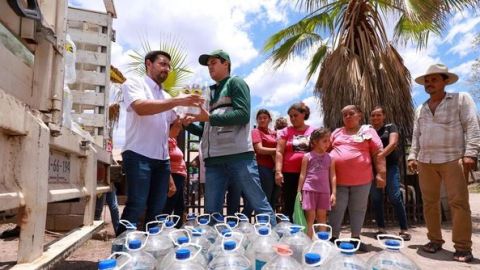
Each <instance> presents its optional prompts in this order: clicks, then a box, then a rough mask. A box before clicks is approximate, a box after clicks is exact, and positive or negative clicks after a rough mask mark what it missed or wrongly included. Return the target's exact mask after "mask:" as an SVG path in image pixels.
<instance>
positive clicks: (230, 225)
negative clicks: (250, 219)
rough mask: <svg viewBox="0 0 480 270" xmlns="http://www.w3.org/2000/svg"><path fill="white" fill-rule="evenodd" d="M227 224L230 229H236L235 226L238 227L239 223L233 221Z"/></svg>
mask: <svg viewBox="0 0 480 270" xmlns="http://www.w3.org/2000/svg"><path fill="white" fill-rule="evenodd" d="M227 224H228V226H229V227H230V228H233V227H235V225H237V223H236V222H235V221H233V220H231V221H229V222H227Z"/></svg>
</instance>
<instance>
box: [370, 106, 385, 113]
mask: <svg viewBox="0 0 480 270" xmlns="http://www.w3.org/2000/svg"><path fill="white" fill-rule="evenodd" d="M376 110H381V111H382V113H383V114H385V109H384V108H383V107H382V106H380V105H377V106H375V107H373V110H372V112H373V111H376Z"/></svg>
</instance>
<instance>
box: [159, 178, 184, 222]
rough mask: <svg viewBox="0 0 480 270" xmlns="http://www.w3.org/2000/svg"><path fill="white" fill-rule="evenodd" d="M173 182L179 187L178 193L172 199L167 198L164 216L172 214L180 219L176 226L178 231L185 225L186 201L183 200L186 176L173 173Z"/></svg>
mask: <svg viewBox="0 0 480 270" xmlns="http://www.w3.org/2000/svg"><path fill="white" fill-rule="evenodd" d="M172 177H173V182H175V186H176V187H177V192H176V193H175V194H174V195H173V196H172V197H170V198H167V203H166V204H165V208H164V209H163V211H162V212H163V213H164V214H169V215H171V214H172V212H173V214H174V215H177V216H179V217H180V220H179V221H178V223H177V226H175V227H176V228H177V229H180V227H182V225H183V218H182V217H183V212H184V211H185V200H184V198H183V192H184V185H185V176H183V175H181V174H177V173H172Z"/></svg>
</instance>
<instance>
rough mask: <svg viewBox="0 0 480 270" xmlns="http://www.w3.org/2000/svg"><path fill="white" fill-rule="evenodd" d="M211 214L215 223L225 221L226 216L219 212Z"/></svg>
mask: <svg viewBox="0 0 480 270" xmlns="http://www.w3.org/2000/svg"><path fill="white" fill-rule="evenodd" d="M211 216H212V220H213V222H214V223H223V222H224V221H225V217H224V216H223V215H222V214H220V213H218V212H215V213H212V215H211Z"/></svg>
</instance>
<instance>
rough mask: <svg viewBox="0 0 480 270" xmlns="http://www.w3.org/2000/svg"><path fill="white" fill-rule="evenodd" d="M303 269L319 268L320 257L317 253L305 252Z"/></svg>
mask: <svg viewBox="0 0 480 270" xmlns="http://www.w3.org/2000/svg"><path fill="white" fill-rule="evenodd" d="M303 260H304V262H303V269H305V270H307V269H319V268H320V267H321V266H322V265H321V260H322V257H321V256H320V254H318V253H306V254H305V255H304V256H303Z"/></svg>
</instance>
